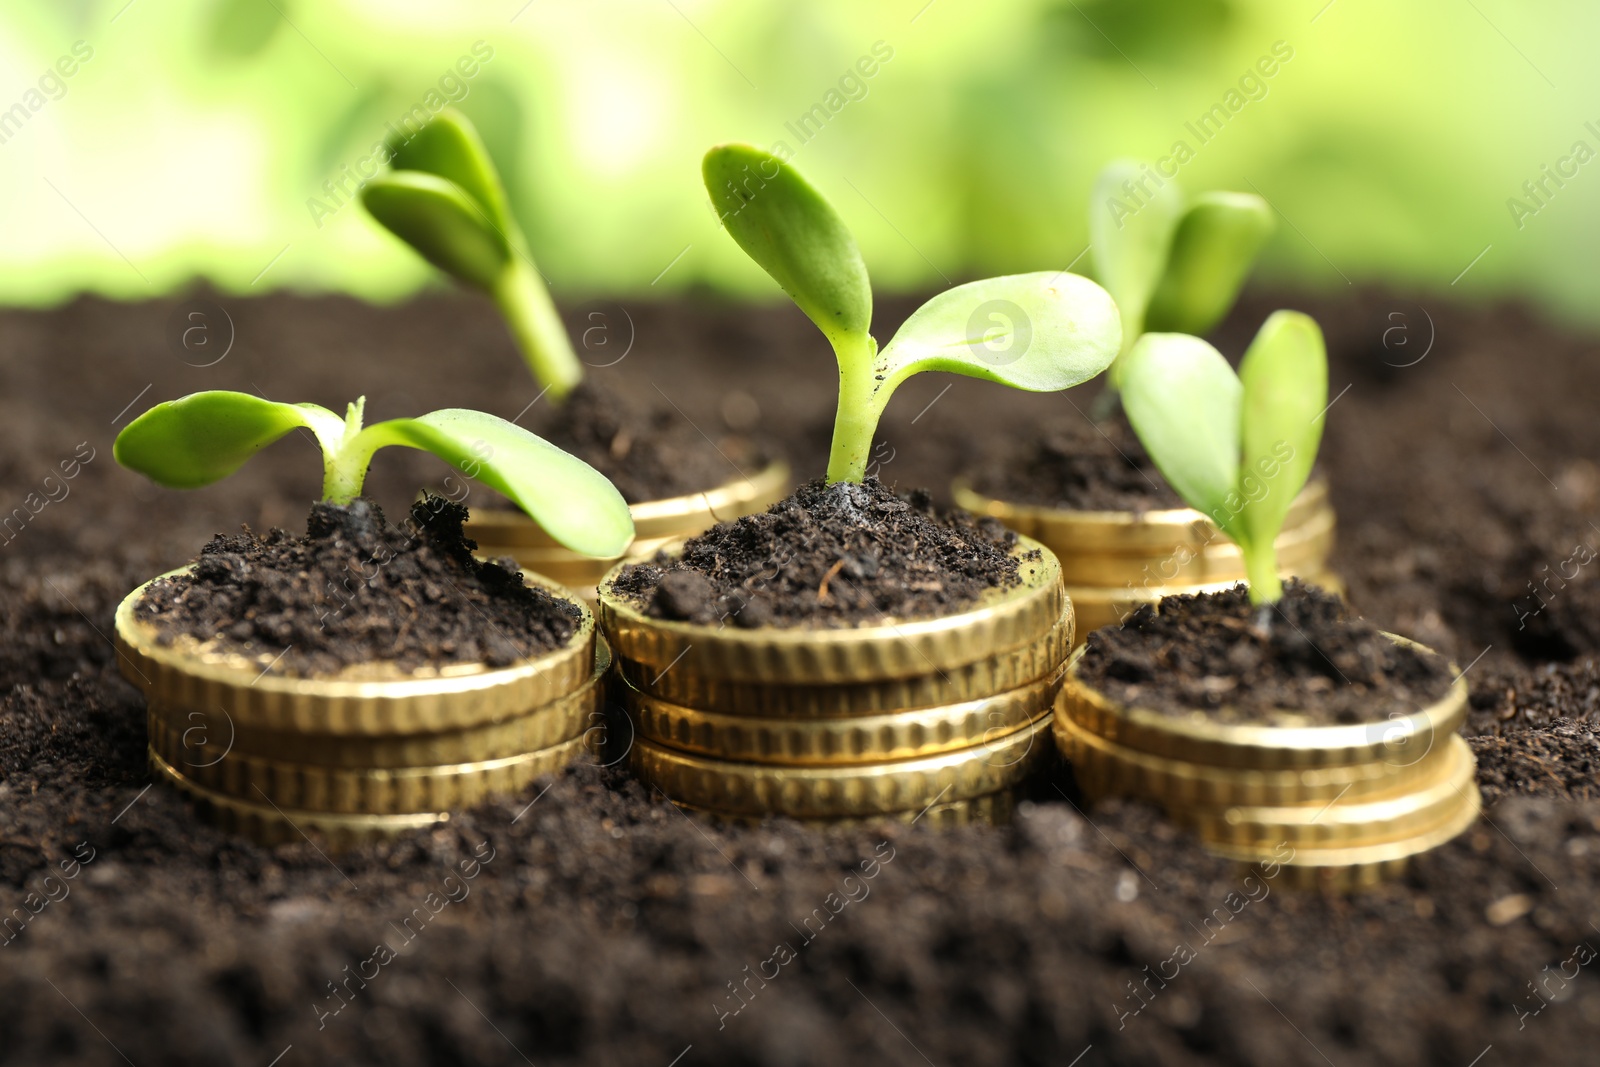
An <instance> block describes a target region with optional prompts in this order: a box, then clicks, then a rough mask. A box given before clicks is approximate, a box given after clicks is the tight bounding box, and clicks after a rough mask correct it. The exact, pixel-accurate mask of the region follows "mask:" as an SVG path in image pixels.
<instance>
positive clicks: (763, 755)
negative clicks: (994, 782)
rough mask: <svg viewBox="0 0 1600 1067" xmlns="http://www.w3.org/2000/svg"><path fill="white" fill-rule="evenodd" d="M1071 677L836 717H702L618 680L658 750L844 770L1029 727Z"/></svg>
mask: <svg viewBox="0 0 1600 1067" xmlns="http://www.w3.org/2000/svg"><path fill="white" fill-rule="evenodd" d="M1065 673H1066V665H1065V664H1062V665H1061V666H1059V667H1057V669H1056V671H1055V673H1054V674H1052V675H1047V676H1046V677H1044V678H1040V679H1036V680H1035V681H1033V682H1029V683H1028V684H1026V685H1023V686H1019V687H1017V688H1015V689H1010V690H1007V691H1005V692H1002V693H997V694H995V695H993V696H988V697H980V698H978V699H975V700H967V701H962V702H960V703H954V704H945V705H939V706H934V707H924V708H907V709H904V710H901V711H892V712H886V713H882V714H877V715H857V716H851V717H849V718H829V719H778V718H763V717H756V716H749V715H730V714H727V713H724V712H714V711H702V710H700V709H698V708H692V707H685V706H683V705H681V704H674V703H672V702H670V701H666V700H661V699H659V698H656V697H653V696H650V695H649V694H647V693H641V692H640V691H639V690H638V689H636V688H634V687H633V686H631V685H629V684H628V683H627V681H626V679H619V680H620V681H621V687H622V697H623V703H624V705H625V706H626V708H627V710H628V713H629V715H630V716H631V717H632V718H633V724H634V728H635V730H637V731H638V735H639V736H640V737H643V738H645V739H646V740H649V741H653V742H655V743H656V744H659V745H664V746H665V747H667V748H674V749H677V750H678V751H680V752H687V753H690V754H691V755H699V756H710V757H713V758H716V759H725V760H736V761H739V762H745V763H763V764H774V765H784V766H795V767H807V766H810V767H837V766H845V765H850V764H865V763H879V764H881V763H885V762H891V761H894V760H902V759H918V758H921V757H923V756H936V755H939V754H941V753H945V752H955V751H959V750H961V749H969V748H972V747H973V746H975V745H983V744H988V743H990V742H992V741H995V740H998V739H999V738H1001V737H1005V736H1007V735H1009V734H1012V733H1015V732H1016V731H1018V730H1022V729H1025V728H1027V727H1028V726H1030V725H1032V724H1033V723H1035V722H1037V721H1038V720H1039V719H1041V718H1043V717H1044V716H1046V715H1048V714H1050V712H1051V708H1052V706H1053V704H1054V702H1055V695H1056V691H1057V690H1058V689H1059V688H1060V686H1061V679H1062V677H1063V676H1064V675H1065ZM995 716H998V721H997V720H996V719H995V718H994V717H995ZM986 722H987V725H985V723H986ZM919 738H920V739H921V740H918V739H919ZM886 742H887V743H886Z"/></svg>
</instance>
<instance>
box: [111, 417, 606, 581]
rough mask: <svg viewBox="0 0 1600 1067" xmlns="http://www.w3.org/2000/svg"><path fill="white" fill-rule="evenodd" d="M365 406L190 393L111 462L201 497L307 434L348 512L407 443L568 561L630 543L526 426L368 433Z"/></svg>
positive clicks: (328, 494)
mask: <svg viewBox="0 0 1600 1067" xmlns="http://www.w3.org/2000/svg"><path fill="white" fill-rule="evenodd" d="M365 399H366V398H365V397H363V398H362V399H360V400H357V401H356V402H355V403H353V404H351V405H350V406H349V409H348V411H347V412H346V414H345V417H344V418H342V419H341V418H340V417H339V416H338V415H336V414H334V413H333V412H331V411H329V410H328V409H327V408H324V407H319V406H318V405H316V404H279V403H274V402H272V401H270V400H263V399H261V398H260V397H258V396H252V395H250V394H249V393H234V392H227V391H222V390H216V391H211V392H204V393H192V394H190V395H189V396H186V397H183V398H181V399H179V400H169V401H166V402H164V403H161V404H157V405H156V406H155V407H153V408H151V409H150V410H149V411H146V412H145V413H144V414H142V415H140V416H139V417H138V418H137V419H134V420H133V421H132V422H130V423H129V424H128V425H127V427H125V428H124V429H123V431H122V432H121V433H120V434H118V435H117V440H116V444H115V446H114V447H113V453H114V455H115V456H116V458H117V462H118V463H120V464H122V465H123V466H124V467H127V468H129V469H130V470H134V471H138V472H139V473H140V474H143V475H144V476H145V477H147V478H149V479H150V480H151V481H153V482H155V483H156V484H158V485H164V486H167V487H169V488H173V489H198V488H200V487H202V486H206V485H210V484H211V483H213V482H217V481H220V480H222V479H223V478H226V477H227V476H228V475H230V474H232V473H233V472H234V471H236V470H238V469H239V468H240V467H241V466H243V465H244V463H245V461H246V460H248V459H249V458H250V457H251V456H253V455H255V454H256V453H257V452H259V451H260V450H261V449H263V448H265V447H266V446H267V445H270V444H272V443H273V442H274V441H276V440H278V439H279V438H280V437H283V436H284V435H285V434H288V433H290V432H292V431H294V430H299V429H305V430H310V431H311V434H312V436H313V437H314V438H316V441H317V444H318V445H319V446H320V447H321V449H322V464H323V478H322V499H323V500H324V501H326V502H327V503H330V504H349V503H350V502H351V501H352V500H354V499H355V498H356V497H357V496H359V495H360V493H361V487H362V484H363V483H364V482H365V481H366V476H367V468H368V466H369V465H370V464H371V462H372V456H373V453H375V452H376V451H377V450H378V449H380V448H383V447H386V446H388V445H404V446H406V447H407V448H417V449H421V450H422V451H424V452H431V453H432V454H433V455H435V456H438V457H439V458H440V459H442V460H444V461H445V462H446V463H450V464H452V465H454V466H455V467H456V468H457V469H459V470H460V471H461V472H462V473H463V474H465V475H467V476H468V477H469V478H475V479H477V480H478V481H480V482H482V483H483V484H484V485H487V486H488V487H489V488H491V489H494V490H495V491H497V492H499V493H503V494H504V495H505V496H507V497H509V498H510V499H511V500H512V501H513V502H515V503H516V505H517V506H518V507H520V508H522V509H523V510H524V511H525V512H527V513H528V514H529V515H530V516H532V517H533V519H534V520H535V521H536V522H538V523H539V525H540V526H542V527H543V528H544V529H545V530H546V531H548V532H549V534H550V536H551V537H553V538H555V540H556V541H557V542H559V543H560V544H562V545H565V546H566V547H567V548H570V549H572V550H573V551H575V552H583V553H587V554H589V555H593V556H615V555H619V554H620V553H621V552H622V551H623V549H625V548H626V547H627V546H628V543H629V542H630V541H631V540H632V539H633V518H632V515H631V514H630V513H629V511H628V505H627V504H626V503H625V502H624V501H623V499H622V494H621V493H618V492H617V490H616V488H615V487H614V486H612V484H611V483H610V482H609V481H607V480H606V478H605V476H604V475H602V474H601V473H600V472H599V471H597V470H595V469H594V468H593V467H591V466H589V465H588V464H587V463H585V462H583V461H582V460H581V459H578V458H577V457H576V456H571V455H568V454H567V453H566V452H563V451H562V450H561V449H559V448H557V447H556V446H555V445H552V444H550V443H549V442H548V441H545V440H544V439H542V438H540V437H537V436H535V435H534V434H531V433H529V432H528V431H527V430H524V429H523V428H522V427H520V426H517V425H515V424H513V423H510V422H507V421H506V420H504V419H501V418H498V417H496V416H494V415H486V414H484V413H483V412H481V411H469V410H467V409H465V408H446V409H444V410H441V411H434V412H430V413H429V414H427V415H423V416H421V417H420V418H415V419H389V420H387V421H385V422H378V423H373V424H372V425H371V426H365V427H364V426H362V422H361V420H362V411H363V408H364V406H365Z"/></svg>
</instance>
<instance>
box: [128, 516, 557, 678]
mask: <svg viewBox="0 0 1600 1067" xmlns="http://www.w3.org/2000/svg"><path fill="white" fill-rule="evenodd" d="M466 517H467V509H466V508H464V507H462V506H460V505H459V504H454V503H451V502H450V501H447V500H444V499H442V498H439V497H427V498H425V499H423V500H419V501H418V502H417V503H416V504H415V505H413V506H412V509H411V522H410V523H409V524H408V525H407V526H406V527H405V528H402V527H398V526H395V525H393V524H392V523H390V522H389V521H388V520H387V519H386V518H385V517H384V514H383V511H382V510H381V509H379V507H378V506H377V505H376V504H374V503H372V502H371V501H368V500H365V499H357V500H355V501H354V502H352V503H351V504H349V505H347V506H341V505H334V504H328V503H318V504H315V505H313V506H312V508H311V515H310V518H309V519H308V521H307V523H306V535H305V536H304V537H296V536H294V535H293V534H290V533H286V532H285V531H283V530H278V529H274V530H271V531H269V532H268V533H267V534H266V535H265V536H258V535H257V534H255V533H253V532H251V531H250V530H249V529H248V528H246V529H245V531H244V532H243V533H238V534H218V535H217V536H216V537H214V538H213V539H212V540H211V543H210V544H208V545H206V547H205V548H204V549H202V550H201V552H200V556H199V558H198V559H197V560H195V564H194V568H193V570H192V572H190V573H188V574H183V575H177V576H174V577H171V578H163V579H161V580H159V581H157V582H155V583H154V584H152V585H151V586H150V588H149V590H148V591H147V592H146V593H145V595H144V597H143V598H141V599H140V601H139V605H138V617H139V618H140V619H142V620H144V621H145V622H148V623H151V624H153V625H154V626H155V627H156V630H157V633H158V635H159V637H160V639H161V640H162V641H163V642H170V641H172V640H173V639H174V638H176V637H177V636H178V635H187V636H189V637H193V638H196V639H197V640H200V641H207V642H215V643H216V646H217V647H219V648H221V649H224V650H226V651H230V652H238V653H241V654H244V655H247V656H259V655H262V654H266V655H269V656H274V657H276V656H278V655H279V653H282V657H281V658H280V659H278V660H276V663H275V666H274V668H273V669H274V670H276V671H280V672H282V673H286V674H298V675H326V674H334V673H337V672H338V671H339V670H341V669H342V668H344V667H348V666H350V665H352V664H365V663H373V662H387V663H392V664H394V665H395V666H398V667H399V668H401V669H402V670H412V669H415V668H418V667H424V666H438V665H441V664H447V663H476V662H484V663H487V664H488V665H489V666H491V667H503V666H506V665H508V664H510V663H513V662H515V661H516V660H519V659H522V658H524V657H527V656H533V655H537V654H539V653H542V652H549V651H552V650H554V649H556V648H559V647H561V645H563V644H565V643H566V641H567V640H568V638H570V637H571V636H572V634H573V631H574V630H575V629H576V628H577V625H578V621H579V619H580V617H581V614H580V611H579V609H578V606H577V605H576V604H573V603H572V602H570V601H567V600H564V599H560V598H558V597H554V596H551V595H550V594H549V593H547V592H545V591H544V590H543V589H539V588H537V587H532V586H529V585H526V584H524V582H523V580H522V575H521V574H520V573H518V572H517V571H516V570H515V569H508V567H509V566H510V564H501V563H482V562H479V561H478V560H476V559H474V558H473V556H472V549H473V548H475V547H476V546H475V544H474V543H473V542H472V541H470V540H468V539H467V538H466V537H464V536H463V535H462V532H461V526H462V523H463V522H464V521H465V520H466Z"/></svg>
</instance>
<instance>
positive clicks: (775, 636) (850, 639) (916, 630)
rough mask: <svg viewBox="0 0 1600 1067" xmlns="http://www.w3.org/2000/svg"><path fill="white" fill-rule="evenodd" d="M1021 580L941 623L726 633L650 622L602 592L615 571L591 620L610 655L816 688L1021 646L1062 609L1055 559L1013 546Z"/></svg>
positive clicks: (1031, 546) (1027, 544) (920, 670)
mask: <svg viewBox="0 0 1600 1067" xmlns="http://www.w3.org/2000/svg"><path fill="white" fill-rule="evenodd" d="M1034 550H1037V551H1038V552H1039V557H1038V559H1037V560H1028V559H1021V558H1019V559H1018V564H1019V567H1020V571H1021V576H1022V581H1021V582H1020V583H1019V584H1018V585H1016V586H1012V587H1010V588H1007V589H998V588H996V589H990V590H987V591H986V592H985V594H984V596H983V598H982V599H981V600H980V601H979V603H978V605H977V606H975V607H972V608H968V609H966V610H964V611H960V612H956V613H954V614H951V615H943V616H938V617H936V618H927V619H910V620H889V621H887V622H883V623H876V624H871V625H866V626H855V627H837V628H823V627H816V628H812V627H782V628H779V627H763V628H759V629H752V630H740V629H736V628H734V627H724V626H716V625H698V624H695V623H687V622H676V621H666V620H660V619H652V618H650V617H648V616H646V615H645V614H644V613H643V612H642V611H640V610H639V609H638V608H636V607H634V606H633V604H632V603H630V602H629V601H627V600H626V599H624V598H622V597H619V596H617V595H616V594H615V593H614V592H613V591H612V586H613V584H614V583H615V581H616V579H617V576H618V574H619V573H620V570H621V565H619V566H618V567H617V568H614V569H613V570H612V571H611V572H610V573H609V574H607V575H606V577H605V580H604V581H602V582H601V583H600V598H599V607H598V615H599V618H600V626H601V629H602V630H603V631H604V632H605V635H606V637H607V639H608V640H610V642H611V646H612V649H613V651H614V652H615V653H616V655H617V656H619V657H621V658H623V659H629V660H632V661H634V662H635V663H643V664H649V665H653V666H660V667H670V666H674V665H677V664H678V663H680V662H681V661H687V665H688V667H689V668H690V669H691V670H693V671H695V672H696V673H699V674H702V675H707V676H711V677H715V678H720V679H723V680H727V681H735V682H760V683H763V684H768V685H784V684H801V685H816V684H819V683H824V684H828V683H835V682H874V681H890V680H894V679H899V678H907V677H913V676H916V675H919V674H926V673H929V671H930V668H931V669H932V670H933V671H935V672H937V671H939V670H943V669H945V668H947V667H952V666H961V665H964V664H968V663H973V662H975V661H978V660H983V659H987V658H989V657H992V656H994V655H997V654H999V653H1002V652H1007V651H1010V650H1011V649H1014V648H1018V647H1020V646H1022V645H1026V644H1030V643H1032V642H1034V641H1036V640H1038V639H1039V638H1040V637H1042V636H1043V635H1044V634H1046V633H1048V632H1049V630H1050V627H1052V626H1053V625H1055V623H1056V621H1057V620H1058V619H1059V618H1060V616H1061V615H1062V614H1063V613H1064V612H1065V611H1067V610H1070V602H1069V601H1068V600H1067V596H1066V592H1065V590H1064V588H1063V586H1062V584H1061V567H1060V564H1059V562H1058V561H1057V560H1056V557H1055V553H1053V552H1051V551H1050V550H1049V549H1048V548H1045V547H1044V546H1043V545H1041V544H1039V543H1038V542H1037V541H1034V540H1032V539H1031V538H1027V537H1018V539H1017V544H1016V546H1015V547H1014V548H1013V554H1014V555H1016V556H1018V557H1021V556H1023V555H1024V554H1026V553H1030V552H1033V551H1034Z"/></svg>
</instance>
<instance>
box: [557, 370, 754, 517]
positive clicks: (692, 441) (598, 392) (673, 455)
mask: <svg viewBox="0 0 1600 1067" xmlns="http://www.w3.org/2000/svg"><path fill="white" fill-rule="evenodd" d="M542 429H543V431H544V434H545V436H546V437H548V438H549V440H550V441H551V443H552V444H555V445H556V446H558V447H560V448H563V449H565V450H566V451H568V452H571V453H572V454H573V455H575V456H577V457H578V458H579V459H582V460H583V461H584V462H585V463H587V464H589V466H591V467H593V468H594V469H595V470H597V471H599V472H600V473H601V474H604V475H605V476H606V477H607V478H609V479H611V483H612V484H613V485H615V486H616V487H617V491H618V492H620V493H621V494H622V498H623V499H624V500H626V501H627V502H628V503H630V504H637V503H640V502H642V501H645V500H662V499H664V498H666V497H673V496H683V495H685V494H687V493H698V492H702V491H703V490H706V489H713V488H715V487H717V486H719V485H722V484H724V483H726V482H728V481H731V480H733V479H735V478H739V477H741V476H742V475H741V473H740V472H741V471H742V472H743V473H744V474H749V473H751V471H752V470H754V469H756V468H758V467H761V466H762V465H764V464H766V463H767V462H769V461H770V451H771V450H770V449H768V448H764V447H762V446H761V445H759V444H757V443H756V442H753V441H751V440H748V439H747V438H744V437H742V436H739V435H736V434H727V435H724V437H723V438H722V439H721V440H717V441H713V440H712V439H711V438H708V437H706V436H705V435H704V434H702V433H701V432H700V431H699V430H698V429H696V428H695V425H694V424H693V423H692V422H690V421H689V420H688V418H687V417H685V416H684V415H683V414H682V413H681V412H679V411H675V410H674V409H673V408H672V406H671V404H670V403H664V404H660V405H655V406H647V405H643V404H638V403H635V402H634V401H632V400H630V399H628V398H626V397H623V396H622V395H620V394H618V393H616V392H613V391H612V390H609V389H606V388H604V387H603V386H599V385H596V384H594V383H592V382H584V383H582V384H580V385H579V386H578V387H577V388H576V389H574V390H573V391H572V392H570V393H568V394H567V396H566V398H565V399H564V400H562V402H561V404H560V406H559V407H557V408H556V409H555V414H554V415H552V416H551V417H550V419H549V420H548V421H547V422H546V423H545V424H544V425H543V427H542Z"/></svg>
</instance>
